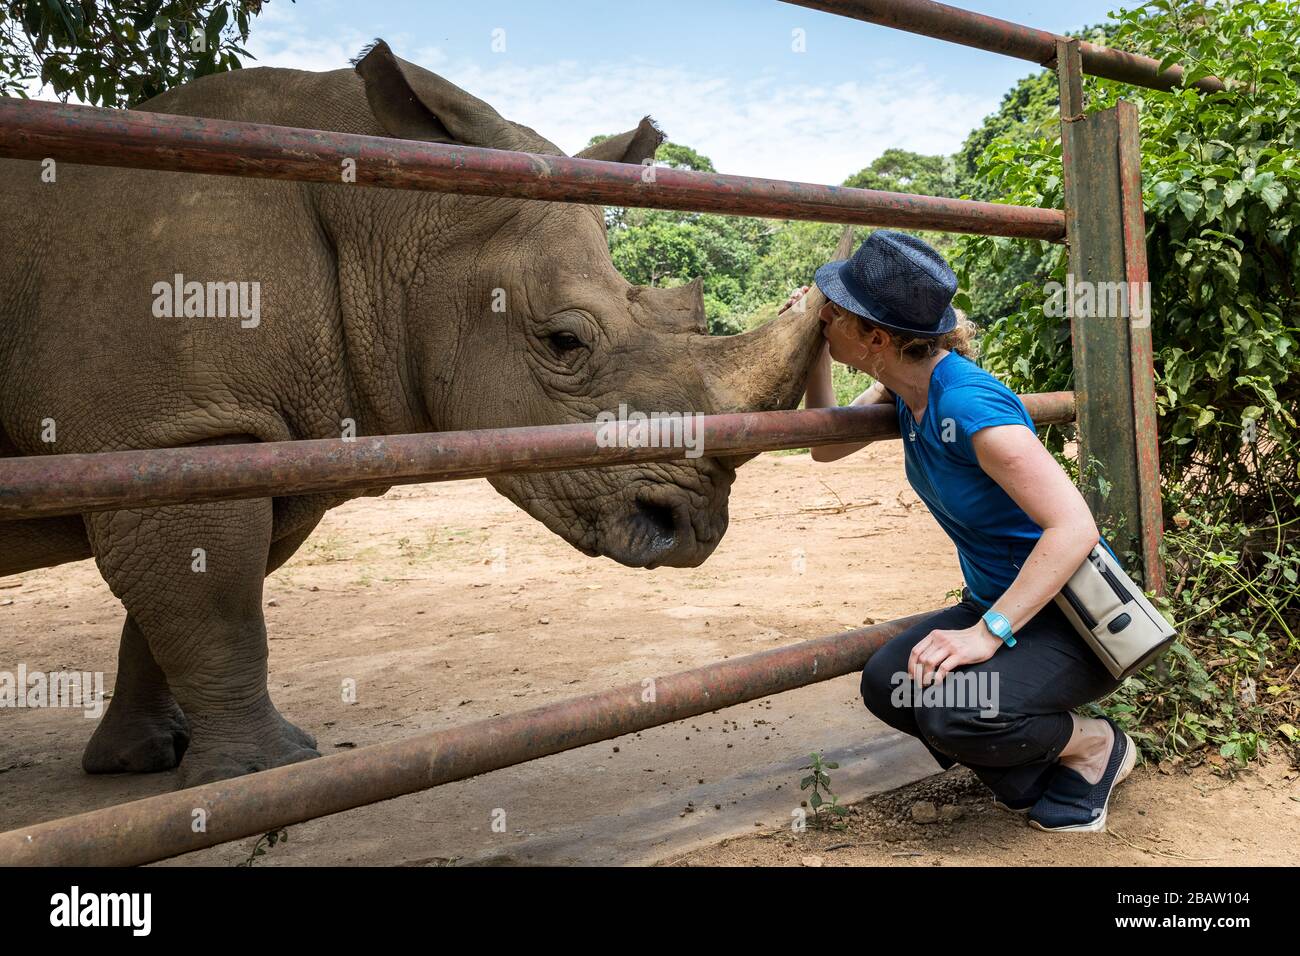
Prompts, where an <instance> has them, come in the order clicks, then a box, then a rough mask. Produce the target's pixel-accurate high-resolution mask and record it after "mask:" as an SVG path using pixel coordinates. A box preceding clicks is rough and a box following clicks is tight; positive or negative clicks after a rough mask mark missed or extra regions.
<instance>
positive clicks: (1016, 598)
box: [971, 425, 1100, 630]
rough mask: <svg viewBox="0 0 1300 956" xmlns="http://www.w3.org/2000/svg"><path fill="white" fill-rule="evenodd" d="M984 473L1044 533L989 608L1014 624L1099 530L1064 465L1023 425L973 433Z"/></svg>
mask: <svg viewBox="0 0 1300 956" xmlns="http://www.w3.org/2000/svg"><path fill="white" fill-rule="evenodd" d="M971 446H972V447H973V448H974V449H975V457H976V458H977V459H978V460H979V463H980V467H981V468H983V469H984V472H985V474H987V475H988V476H989V477H990V478H992V479H993V480H994V481H996V482H997V483H998V484H999V485H1001V486H1002V490H1003V491H1005V492H1006V493H1007V494H1008V495H1009V496H1010V497H1011V500H1012V501H1014V502H1015V503H1016V504H1018V505H1019V506H1020V508H1021V510H1022V511H1024V513H1025V514H1027V515H1029V517H1030V518H1031V519H1033V521H1034V523H1035V524H1036V525H1038V526H1039V527H1040V528H1042V529H1043V536H1042V537H1041V538H1039V539H1038V543H1037V544H1036V545H1034V550H1033V551H1031V552H1030V553H1029V557H1028V558H1027V559H1026V560H1025V566H1024V567H1023V568H1021V569H1020V573H1019V574H1018V575H1016V579H1015V580H1014V581H1013V582H1012V583H1011V587H1009V588H1007V590H1006V591H1005V592H1004V593H1003V595H1002V596H1001V597H1000V598H998V599H997V601H996V602H995V603H994V605H993V610H995V611H997V612H999V613H1000V614H1004V615H1006V618H1007V620H1009V621H1010V622H1011V629H1012V630H1015V629H1016V628H1018V627H1020V626H1021V625H1023V624H1025V623H1027V622H1028V621H1029V620H1030V619H1031V618H1032V617H1033V616H1034V615H1035V614H1037V613H1038V612H1039V611H1041V610H1042V609H1043V608H1044V607H1045V606H1046V605H1047V602H1048V601H1051V600H1052V599H1053V598H1054V597H1056V595H1057V594H1058V593H1060V590H1061V588H1062V587H1063V586H1064V584H1065V582H1066V581H1068V580H1069V579H1070V575H1072V574H1074V572H1075V571H1076V570H1078V568H1079V565H1080V564H1082V563H1083V559H1084V558H1086V557H1087V556H1088V554H1089V552H1091V551H1092V549H1093V548H1094V547H1096V545H1097V541H1098V540H1099V538H1100V535H1099V534H1098V532H1097V522H1096V521H1095V520H1093V517H1092V512H1091V511H1089V510H1088V504H1087V502H1085V501H1084V500H1083V495H1081V494H1080V493H1079V489H1078V488H1076V487H1075V486H1074V483H1073V482H1072V481H1070V477H1069V475H1067V474H1066V473H1065V471H1064V469H1062V468H1061V466H1060V465H1059V464H1057V462H1056V459H1055V458H1053V457H1052V455H1051V453H1050V452H1049V451H1048V450H1047V449H1046V448H1044V447H1043V443H1042V442H1040V441H1039V440H1038V436H1037V435H1035V434H1034V433H1033V432H1032V431H1031V430H1030V429H1028V428H1026V427H1025V426H1024V425H996V426H994V427H992V428H985V429H982V430H980V431H978V432H976V433H975V434H974V435H972V436H971Z"/></svg>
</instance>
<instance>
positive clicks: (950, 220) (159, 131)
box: [0, 98, 1065, 241]
mask: <svg viewBox="0 0 1300 956" xmlns="http://www.w3.org/2000/svg"><path fill="white" fill-rule="evenodd" d="M0 156H7V157H10V158H12V159H30V160H39V159H44V158H46V157H53V158H54V159H57V160H61V161H63V162H68V163H83V164H87V165H92V166H125V167H130V168H134V169H154V170H170V171H175V172H190V173H214V174H218V175H224V176H251V177H255V178H260V179H283V180H293V181H298V182H315V183H329V184H335V185H338V187H339V188H340V189H350V188H354V187H353V186H351V185H346V186H345V185H342V184H341V170H342V163H343V161H344V160H346V159H351V160H355V162H356V184H357V185H361V186H382V187H386V188H391V189H414V190H425V191H430V192H442V193H457V194H461V195H468V196H502V197H511V198H517V199H540V200H547V201H550V202H576V203H604V204H611V205H620V206H639V207H644V208H649V209H685V210H694V211H698V212H713V213H727V214H730V215H742V216H767V217H769V218H778V219H801V220H810V221H814V222H836V223H845V224H851V225H871V226H892V227H896V228H900V229H935V230H943V231H946V232H965V233H979V234H985V235H996V236H1013V237H1020V238H1026V239H1045V240H1049V241H1057V240H1060V239H1061V238H1062V237H1063V236H1064V234H1065V223H1064V218H1063V216H1062V214H1061V212H1060V210H1056V209H1033V208H1029V207H1024V206H1008V205H1001V204H999V203H987V202H975V201H972V200H965V199H943V198H937V197H932V196H915V195H911V194H909V193H891V192H881V191H878V190H873V189H851V188H848V187H846V186H819V185H814V184H811V183H794V182H786V181H784V180H776V179H758V178H754V177H752V176H724V175H721V174H718V173H700V172H693V171H690V170H681V169H668V168H661V167H656V168H655V171H654V172H655V175H654V178H653V181H647V178H646V177H645V176H644V173H645V168H644V167H642V166H637V165H632V164H629V163H609V162H602V161H598V160H591V159H574V158H571V157H568V156H549V155H541V154H537V153H519V152H511V151H508V150H496V149H479V148H477V147H473V146H458V145H447V144H443V143H424V142H417V141H414V140H404V139H392V138H390V137H383V136H359V135H356V134H352V133H334V132H326V131H323V130H309V129H292V128H288V127H283V126H267V125H263V124H260V123H235V122H229V121H226V120H213V119H203V118H201V117H195V116H169V115H167V114H163V113H145V112H135V111H132V110H106V109H100V108H98V107H93V106H69V105H64V104H59V103H41V102H35V101H29V100H17V99H6V98H0Z"/></svg>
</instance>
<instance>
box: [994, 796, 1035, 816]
mask: <svg viewBox="0 0 1300 956" xmlns="http://www.w3.org/2000/svg"><path fill="white" fill-rule="evenodd" d="M993 806H995V807H997V808H998V809H999V810H1002V811H1004V812H1005V813H1019V814H1021V815H1022V816H1023V815H1024V814H1026V813H1028V812H1029V811H1030V810H1032V809H1034V805H1033V804H1032V803H1031V804H1030V805H1029V806H1027V807H1021V808H1020V809H1016V808H1015V807H1009V806H1007V805H1006V804H1005V803H1003V802H1002V801H1001V800H994V801H993Z"/></svg>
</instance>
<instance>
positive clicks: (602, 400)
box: [336, 41, 822, 567]
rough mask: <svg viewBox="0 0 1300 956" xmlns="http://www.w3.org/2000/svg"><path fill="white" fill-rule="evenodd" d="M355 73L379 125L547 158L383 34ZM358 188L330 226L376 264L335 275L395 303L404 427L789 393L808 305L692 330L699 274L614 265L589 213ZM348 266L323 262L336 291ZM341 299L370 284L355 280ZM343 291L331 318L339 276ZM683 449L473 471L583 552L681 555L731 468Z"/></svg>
mask: <svg viewBox="0 0 1300 956" xmlns="http://www.w3.org/2000/svg"><path fill="white" fill-rule="evenodd" d="M355 67H356V73H357V74H358V76H359V77H360V80H361V82H362V83H363V85H364V90H365V96H366V101H367V102H368V104H369V108H370V111H371V113H372V114H373V116H374V119H375V121H376V123H377V124H378V126H379V128H380V129H381V130H382V131H383V132H384V133H386V134H387V135H390V136H394V137H399V138H402V139H416V140H426V141H431V142H441V143H459V144H464V145H470V146H479V147H489V148H495V149H509V150H519V151H525V152H530V153H540V154H551V155H563V153H561V151H560V150H559V149H558V148H557V147H556V146H555V145H554V144H552V143H550V142H548V141H547V140H546V139H544V138H543V137H541V136H540V135H538V134H537V133H536V132H534V131H533V130H531V129H529V128H527V127H525V126H522V125H519V124H517V123H513V122H510V121H509V120H506V119H504V118H502V117H501V116H500V115H499V114H498V113H497V112H496V110H494V109H493V108H492V107H490V106H489V105H487V104H486V103H484V102H482V101H481V100H479V99H476V98H475V97H473V96H471V95H470V94H468V93H466V92H465V91H464V90H461V89H459V88H458V87H456V86H454V85H453V84H451V83H449V82H448V81H447V80H445V79H443V78H442V77H440V76H437V75H436V74H434V73H431V72H429V71H428V70H425V69H422V68H421V67H418V66H415V65H413V64H411V63H407V62H405V61H403V60H401V59H399V58H397V57H396V56H394V55H393V53H392V51H391V50H390V49H389V48H388V46H387V45H386V44H384V43H383V42H382V41H379V42H377V43H376V44H375V45H374V46H373V47H371V48H370V49H369V50H368V51H366V52H365V53H364V55H363V56H362V57H360V58H359V59H358V60H357V61H356V63H355ZM661 140H662V134H661V133H660V132H659V130H658V129H657V128H656V127H655V126H654V124H653V123H652V122H651V121H650V120H649V118H646V119H643V120H642V121H641V123H640V124H639V125H638V126H637V127H636V128H634V129H632V130H630V131H628V132H626V133H623V134H621V135H619V136H614V137H611V138H609V139H607V140H604V141H602V142H601V143H599V144H598V145H595V146H593V147H591V148H589V149H587V150H585V151H583V152H582V153H580V154H578V155H579V156H581V157H583V158H589V159H597V160H605V161H612V162H621V163H637V164H639V163H641V162H642V161H643V160H648V159H650V158H651V157H653V155H654V152H655V149H656V147H657V146H658V145H659V143H660V142H661ZM360 192H361V193H365V194H368V195H369V196H370V197H371V199H370V200H369V201H368V202H369V205H368V206H366V207H365V208H362V207H360V206H351V207H350V208H349V210H348V215H349V216H350V217H351V218H350V221H349V225H348V228H346V229H345V228H342V227H339V228H338V229H337V230H336V231H337V232H339V233H340V236H341V237H342V238H341V239H340V240H339V241H340V243H341V244H346V235H349V234H350V235H354V236H360V237H364V238H362V239H360V240H358V241H361V242H364V241H369V240H370V238H371V237H373V236H375V235H378V234H382V235H384V236H386V237H387V239H386V240H385V244H386V245H387V246H389V247H390V252H389V254H388V258H387V259H385V260H384V261H383V263H382V264H378V265H376V266H375V267H374V268H373V269H370V270H367V269H366V268H364V267H360V268H357V269H356V270H354V271H355V272H356V273H357V274H365V273H366V272H367V271H370V272H373V273H382V276H379V275H373V276H371V277H370V278H371V280H372V283H375V284H378V283H383V282H388V283H389V287H388V288H389V291H388V292H387V293H385V294H384V295H383V296H382V298H383V299H384V300H385V301H386V302H390V303H396V306H395V307H396V308H397V309H398V310H399V311H400V312H401V314H402V318H401V321H399V322H398V323H397V324H396V325H395V326H393V327H391V328H390V330H389V332H388V333H387V336H388V337H389V338H391V339H392V340H393V342H394V343H395V342H404V343H405V345H406V348H404V349H403V350H402V351H403V352H404V354H405V355H407V356H408V359H407V360H406V362H405V363H404V364H405V365H406V366H407V368H405V369H403V370H402V372H401V374H402V375H404V376H407V377H408V378H409V380H410V381H409V385H408V387H407V388H406V389H405V392H406V393H407V394H411V393H414V394H417V395H418V396H419V400H418V404H419V405H420V409H419V410H418V412H419V413H422V415H421V414H418V413H417V414H415V416H414V417H415V418H416V419H417V425H423V426H424V427H429V428H433V429H437V430H457V429H469V428H494V427H505V426H514V425H531V424H561V423H569V422H590V421H593V420H594V419H596V418H597V416H598V415H599V414H600V413H602V412H613V411H614V410H616V409H618V408H619V406H620V405H624V406H626V407H627V408H628V409H631V410H636V411H640V412H644V413H652V412H659V413H672V412H680V413H686V414H689V413H695V412H701V413H704V414H712V413H722V412H734V411H756V410H772V409H781V408H792V407H794V406H795V405H796V404H797V403H798V402H799V399H800V396H801V394H802V391H803V386H804V382H805V379H806V377H807V373H808V370H809V368H810V367H811V363H812V361H813V360H814V359H815V357H816V355H817V350H818V349H819V347H820V345H821V342H822V338H821V331H820V324H819V323H818V322H817V320H816V318H815V317H814V316H813V315H811V314H802V313H801V314H790V313H787V314H786V315H785V316H782V317H781V318H780V319H778V320H777V321H774V322H771V323H769V324H767V325H765V326H763V327H761V328H759V329H756V330H754V331H752V332H748V333H745V334H742V335H736V336H710V335H709V334H708V332H707V327H706V323H705V316H704V304H703V299H702V295H701V288H700V283H699V281H698V280H696V281H695V282H692V283H690V284H688V285H684V286H678V287H676V288H658V287H650V286H635V285H632V284H630V283H628V282H627V281H626V280H625V279H624V278H623V277H622V276H621V275H620V274H619V272H618V271H617V270H616V269H615V268H614V265H613V262H612V261H611V259H610V255H609V249H608V245H607V240H606V234H605V221H604V211H603V209H601V208H600V207H596V206H589V205H578V204H568V203H555V202H540V201H530V200H517V199H495V198H482V197H464V196H448V195H436V194H429V193H395V192H390V191H386V190H361V191H360ZM343 254H344V250H343V249H342V248H341V249H340V255H341V256H342V255H343ZM347 277H348V270H345V269H343V268H342V267H340V282H341V284H343V285H344V286H346V285H347V283H348V278H347ZM394 284H395V286H396V287H397V288H399V289H400V292H398V293H394V292H393V291H392V287H393V285H394ZM359 294H360V295H361V297H362V298H365V297H370V298H372V299H373V298H374V297H375V295H376V293H375V292H374V290H373V288H371V289H370V290H368V291H367V292H365V293H359ZM344 296H345V313H346V312H347V304H346V303H347V301H348V300H349V297H348V295H347V290H346V288H345V289H344ZM352 298H353V299H354V300H355V298H356V296H353V297H352ZM345 321H346V315H345ZM381 328H382V325H381ZM382 334H383V333H381V335H382ZM389 344H391V343H388V344H386V343H385V342H382V341H381V342H378V343H375V342H369V343H366V348H368V349H375V350H379V351H382V350H383V349H385V348H387V347H389ZM393 347H396V346H395V345H394V346H393ZM702 451H703V456H702V457H697V458H693V459H686V460H682V461H676V462H669V463H658V464H643V465H625V466H616V467H610V468H600V469H589V470H581V471H566V472H553V473H546V474H534V475H521V476H499V477H496V478H494V479H492V484H493V485H494V487H495V488H496V489H497V490H498V491H499V492H501V493H502V494H503V495H505V496H506V497H507V498H509V499H510V500H511V501H513V502H515V503H516V504H517V505H519V507H521V508H522V509H524V510H525V511H526V512H527V513H528V514H530V515H532V516H533V517H534V518H537V519H538V520H540V521H541V522H542V523H543V524H545V525H546V526H547V527H548V528H550V529H551V530H552V531H554V532H555V533H556V534H558V535H560V536H561V537H562V538H564V539H565V540H566V541H568V542H569V543H571V544H572V545H574V547H576V548H578V549H579V550H580V551H582V552H584V553H586V554H588V555H592V556H595V555H603V556H606V557H610V558H613V559H614V560H616V561H618V562H620V563H622V564H625V565H629V566H636V567H657V566H661V565H666V566H676V567H691V566H695V565H698V564H700V563H701V562H703V561H704V560H705V558H707V557H708V556H709V554H710V553H711V552H712V551H713V549H714V547H716V545H717V544H718V541H719V540H720V539H721V538H722V535H723V533H724V532H725V531H726V527H727V498H728V493H729V490H730V488H731V485H732V482H733V480H734V478H735V469H736V467H737V466H738V465H739V464H740V463H741V460H740V459H737V458H727V457H721V456H710V455H709V452H708V448H707V447H705V448H704V449H703V450H702Z"/></svg>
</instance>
